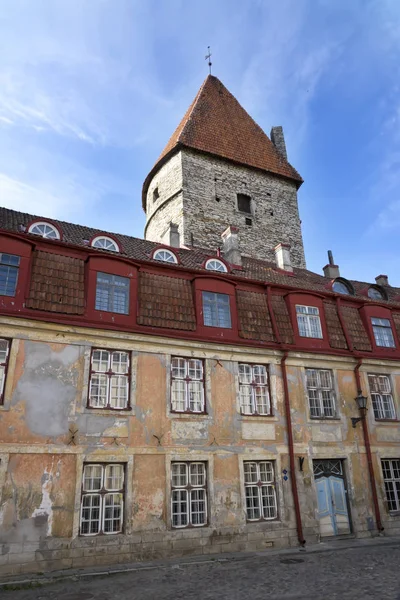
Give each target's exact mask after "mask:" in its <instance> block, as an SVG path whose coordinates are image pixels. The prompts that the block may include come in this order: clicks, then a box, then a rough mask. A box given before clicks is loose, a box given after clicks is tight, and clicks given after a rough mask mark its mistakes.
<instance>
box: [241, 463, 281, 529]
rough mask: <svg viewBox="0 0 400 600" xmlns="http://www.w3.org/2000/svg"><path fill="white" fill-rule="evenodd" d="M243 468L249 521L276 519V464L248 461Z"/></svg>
mask: <svg viewBox="0 0 400 600" xmlns="http://www.w3.org/2000/svg"><path fill="white" fill-rule="evenodd" d="M243 466H244V489H245V496H246V514H247V520H248V521H260V520H266V521H269V520H271V519H276V518H277V516H278V511H277V504H276V489H275V487H276V486H275V470H274V463H273V462H271V461H257V462H256V461H246V462H244V463H243Z"/></svg>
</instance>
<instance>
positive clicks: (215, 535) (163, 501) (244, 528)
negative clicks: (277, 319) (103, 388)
mask: <svg viewBox="0 0 400 600" xmlns="http://www.w3.org/2000/svg"><path fill="white" fill-rule="evenodd" d="M2 332H4V333H3V335H5V336H6V337H8V338H10V339H12V340H13V342H12V347H11V355H10V363H9V369H8V375H7V381H6V387H5V400H4V406H2V407H1V408H0V436H1V442H0V491H1V502H0V547H1V549H2V554H1V559H0V574H3V575H4V574H13V573H21V572H31V571H35V570H36V571H46V570H52V569H59V568H69V567H71V566H90V565H94V564H96V565H98V564H102V563H104V564H111V563H113V562H126V561H130V560H143V559H150V558H157V557H162V556H171V555H175V556H180V555H187V554H198V553H203V554H208V553H218V552H225V551H235V550H259V549H265V548H267V547H270V546H272V545H273V546H274V547H284V546H290V545H293V546H295V545H297V543H298V542H297V534H296V523H295V518H294V507H293V497H292V490H291V486H290V477H288V476H287V475H290V473H289V459H288V447H287V428H286V419H285V411H284V396H283V383H282V373H281V369H280V358H281V355H280V353H279V352H277V351H269V350H268V351H266V350H262V349H258V348H249V349H245V348H237V347H234V346H232V347H230V346H227V345H224V346H219V345H218V344H211V343H209V344H205V343H196V342H193V343H192V344H191V345H190V346H189V345H188V344H187V342H181V341H179V340H171V339H163V338H158V337H154V338H151V339H149V337H148V336H146V337H145V336H139V335H138V336H134V335H129V336H127V335H125V334H120V333H116V332H111V331H104V332H101V331H96V332H95V331H91V330H84V329H83V328H82V329H72V328H67V327H62V326H59V327H57V328H55V327H54V325H49V324H45V323H43V324H38V323H32V322H29V321H26V322H24V323H21V319H17V320H16V319H4V321H3V322H2ZM61 340H62V341H61ZM91 347H101V348H120V349H124V350H130V351H131V352H132V369H131V371H132V374H131V408H130V410H129V411H122V412H116V411H111V410H107V411H101V410H93V409H89V408H87V394H88V380H89V361H90V350H91ZM171 355H179V356H187V357H191V356H193V357H197V358H202V359H203V360H204V361H205V375H206V376H205V393H206V407H207V414H206V415H186V414H185V415H183V414H174V413H172V412H171V410H170V406H169V394H170V391H169V390H170V360H171ZM238 362H250V363H262V364H268V365H269V372H270V391H271V401H272V406H273V415H272V416H270V417H245V416H243V415H241V414H240V406H239V401H238V390H239V384H238V376H237V375H238V366H237V365H238ZM308 366H309V367H316V368H331V369H332V370H333V373H334V379H335V382H336V383H335V385H336V394H337V401H338V418H337V419H336V420H334V421H332V422H326V421H322V420H321V421H315V420H314V419H310V417H309V411H308V400H307V396H306V393H305V385H304V384H305V368H306V367H308ZM354 366H355V363H354V361H351V359H339V358H333V357H328V356H319V357H316V356H313V355H312V354H309V355H293V356H291V357H290V358H289V359H288V367H287V370H288V380H289V394H290V402H291V417H292V422H293V431H294V441H295V455H296V461H297V460H298V458H300V457H303V458H304V463H303V470H302V471H301V470H300V468H296V480H297V485H298V489H299V497H300V505H301V514H302V521H303V527H304V533H305V537H306V539H307V541H308V542H309V543H311V542H313V541H316V540H318V539H319V523H318V519H317V505H316V490H315V482H314V478H313V471H312V461H313V459H315V458H335V457H336V458H340V459H343V461H344V466H345V471H346V478H347V482H348V494H349V504H350V513H351V521H352V528H353V532H354V533H355V534H356V535H358V536H367V535H371V534H374V533H376V530H375V531H370V529H369V523H370V519H371V518H372V519H373V520H374V514H373V508H372V500H371V492H370V483H369V478H368V471H367V464H366V455H365V447H364V444H363V438H362V430H361V427H360V426H358V427H357V428H355V429H353V428H352V427H351V422H350V417H351V416H354V415H355V412H356V411H355V403H354V397H355V395H356V389H355V383H354V374H353V369H354ZM362 369H363V373H362V377H363V383H364V385H365V386H366V383H367V380H366V373H367V372H368V371H370V370H372V371H373V372H377V370H382V372H383V371H384V372H386V373H387V372H390V375H391V378H392V382H393V387H394V397H395V402H396V405H397V407H398V406H399V396H398V390H399V389H400V388H399V381H400V372H399V369H398V366H397V365H396V363H390V364H389V365H388V363H383V362H379V361H373V364H371V365H368V364H366V365H363V367H362ZM367 391H368V388H367V387H365V393H367ZM368 424H369V428H370V435H371V444H372V453H373V460H374V468H375V473H376V477H377V490H378V497H379V503H380V508H381V513H382V518H383V520H384V524H385V528H386V531H387V534H388V535H393V534H395V533H396V532H397V533H399V532H400V531H399V526H398V525H399V517H398V516H396V515H393V514H389V513H388V510H387V506H386V505H385V494H384V487H383V481H382V473H381V467H380V460H381V458H399V456H400V453H399V450H400V441H399V439H398V437H396V435H397V436H398V425H397V424H396V423H386V424H382V423H376V422H375V420H374V418H373V414H372V411H369V413H368ZM382 429H384V430H385V431H387V432H390V433H387V434H386V436H385V440H384V441H382V434H381V433H380V432H381V431H382ZM176 460H186V461H190V460H194V461H198V460H200V461H204V462H205V463H206V465H207V478H208V485H207V493H208V511H209V517H208V525H207V527H203V528H198V529H196V528H192V529H177V530H176V529H175V530H174V529H172V527H171V521H170V476H171V462H173V461H176ZM245 460H273V461H274V465H275V473H276V492H277V499H278V519H277V520H273V521H264V522H261V521H260V522H254V523H251V522H247V521H246V512H245V497H244V488H243V469H244V467H243V463H244V461H245ZM85 462H120V463H123V464H124V465H125V466H126V488H125V526H124V533H123V534H122V535H114V536H95V537H92V538H87V537H82V536H80V535H79V511H80V497H81V484H82V470H83V465H84V463H85ZM296 464H297V463H296Z"/></svg>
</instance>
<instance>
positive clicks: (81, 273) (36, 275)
mask: <svg viewBox="0 0 400 600" xmlns="http://www.w3.org/2000/svg"><path fill="white" fill-rule="evenodd" d="M26 306H27V308H35V309H37V310H48V311H51V312H57V313H66V314H70V315H72V314H73V315H83V313H84V308H85V263H84V261H83V260H80V259H79V258H71V257H69V256H62V255H59V254H50V253H49V252H40V251H39V252H37V251H36V252H34V253H33V263H32V274H31V286H30V290H29V296H28V298H27V300H26Z"/></svg>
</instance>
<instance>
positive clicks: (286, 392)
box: [281, 350, 306, 546]
mask: <svg viewBox="0 0 400 600" xmlns="http://www.w3.org/2000/svg"><path fill="white" fill-rule="evenodd" d="M287 357H288V352H287V350H286V351H285V352H284V354H283V356H282V360H281V369H282V377H283V390H284V396H285V412H286V423H287V431H288V445H289V464H290V480H291V483H292V493H293V501H294V510H295V513H296V525H297V537H298V540H299V543H300V545H301V546H304V545H305V543H306V540H305V539H304V537H303V526H302V523H301V514H300V503H299V494H298V491H297V482H296V471H295V468H296V465H295V460H294V447H293V431H292V418H291V416H290V402H289V387H288V382H287V372H286V359H287Z"/></svg>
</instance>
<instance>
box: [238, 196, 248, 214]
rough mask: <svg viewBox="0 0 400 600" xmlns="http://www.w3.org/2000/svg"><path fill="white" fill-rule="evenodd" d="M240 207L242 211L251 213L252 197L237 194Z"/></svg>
mask: <svg viewBox="0 0 400 600" xmlns="http://www.w3.org/2000/svg"><path fill="white" fill-rule="evenodd" d="M237 202H238V209H239V210H240V211H241V212H245V213H248V214H249V215H250V214H251V198H250V196H247V194H238V195H237Z"/></svg>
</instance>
